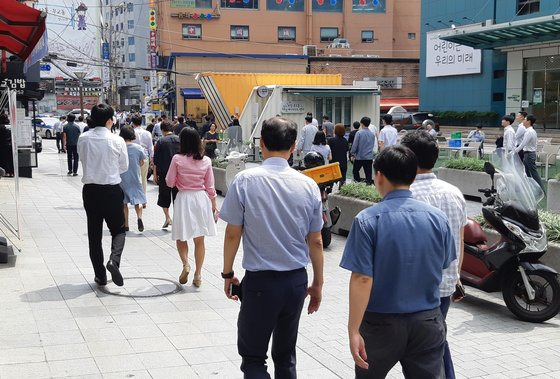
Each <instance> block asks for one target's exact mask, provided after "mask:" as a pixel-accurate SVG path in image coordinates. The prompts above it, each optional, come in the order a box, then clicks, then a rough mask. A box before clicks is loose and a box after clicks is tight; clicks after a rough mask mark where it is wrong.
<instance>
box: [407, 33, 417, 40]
mask: <svg viewBox="0 0 560 379" xmlns="http://www.w3.org/2000/svg"><path fill="white" fill-rule="evenodd" d="M408 39H409V40H415V39H416V33H408Z"/></svg>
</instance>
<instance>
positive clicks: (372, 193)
mask: <svg viewBox="0 0 560 379" xmlns="http://www.w3.org/2000/svg"><path fill="white" fill-rule="evenodd" d="M338 194H339V195H341V196H347V197H354V198H356V199H361V200H366V201H371V202H373V203H378V202H380V201H381V196H380V195H379V193H378V192H377V190H376V189H375V187H374V186H368V185H367V184H365V183H347V184H345V185H343V186H342V188H340V190H339V191H338Z"/></svg>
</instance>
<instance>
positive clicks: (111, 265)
mask: <svg viewBox="0 0 560 379" xmlns="http://www.w3.org/2000/svg"><path fill="white" fill-rule="evenodd" d="M107 270H109V272H110V273H111V278H112V279H113V283H115V284H116V285H117V286H119V287H122V285H123V284H124V280H123V277H122V275H121V272H120V270H119V266H117V264H116V263H115V262H113V261H112V260H109V262H107Z"/></svg>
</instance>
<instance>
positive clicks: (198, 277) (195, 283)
mask: <svg viewBox="0 0 560 379" xmlns="http://www.w3.org/2000/svg"><path fill="white" fill-rule="evenodd" d="M192 284H193V286H195V287H200V285H201V284H202V275H195V276H194V279H193V281H192Z"/></svg>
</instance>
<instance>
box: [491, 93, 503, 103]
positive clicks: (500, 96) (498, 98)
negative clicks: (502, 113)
mask: <svg viewBox="0 0 560 379" xmlns="http://www.w3.org/2000/svg"><path fill="white" fill-rule="evenodd" d="M492 101H504V93H503V92H494V93H493V94H492Z"/></svg>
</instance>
